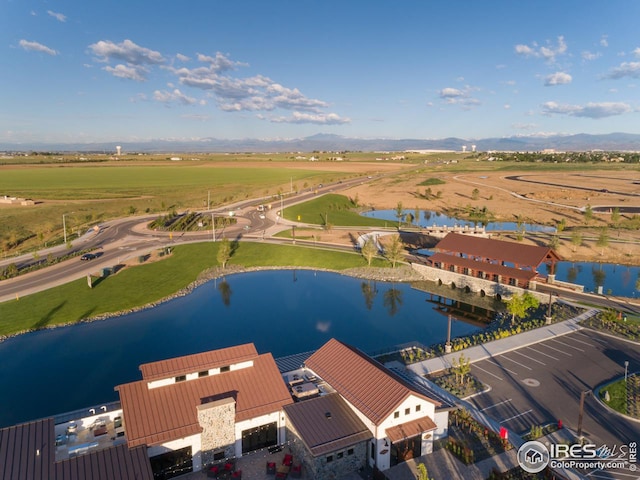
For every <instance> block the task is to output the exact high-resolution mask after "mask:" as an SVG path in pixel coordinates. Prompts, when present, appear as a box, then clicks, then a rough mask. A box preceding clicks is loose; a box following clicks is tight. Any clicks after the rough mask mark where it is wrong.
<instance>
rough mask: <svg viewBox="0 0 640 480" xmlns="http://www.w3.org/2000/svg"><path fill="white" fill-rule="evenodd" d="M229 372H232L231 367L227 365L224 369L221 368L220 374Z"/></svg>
mask: <svg viewBox="0 0 640 480" xmlns="http://www.w3.org/2000/svg"><path fill="white" fill-rule="evenodd" d="M229 370H231V367H230V366H229V365H225V366H224V367H220V373H224V372H228V371H229Z"/></svg>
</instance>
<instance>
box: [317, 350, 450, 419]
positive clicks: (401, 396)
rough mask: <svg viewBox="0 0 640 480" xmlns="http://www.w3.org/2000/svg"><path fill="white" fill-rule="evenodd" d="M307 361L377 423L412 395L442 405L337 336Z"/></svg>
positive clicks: (346, 398) (318, 373)
mask: <svg viewBox="0 0 640 480" xmlns="http://www.w3.org/2000/svg"><path fill="white" fill-rule="evenodd" d="M305 365H306V366H307V368H310V369H311V370H313V371H314V372H315V373H316V375H318V376H319V377H320V378H322V379H323V380H324V381H325V382H327V383H328V384H329V385H331V387H333V388H334V389H335V390H336V392H338V393H339V394H340V395H342V397H344V399H345V400H347V401H348V402H349V403H351V404H352V405H353V406H354V407H356V408H357V409H358V410H359V411H360V412H362V414H363V415H364V416H366V417H367V418H368V419H369V420H371V421H372V422H373V423H374V424H375V425H380V424H381V423H382V422H383V421H384V420H385V419H386V418H387V417H388V416H389V415H390V414H391V413H392V412H393V411H394V410H396V409H397V408H398V406H399V405H400V404H401V403H402V402H403V401H404V400H406V399H407V398H408V397H409V396H410V395H413V396H416V397H418V398H422V399H423V400H426V401H428V402H431V403H433V404H435V405H436V406H437V405H440V402H438V401H437V400H434V399H432V398H429V397H427V396H425V395H424V394H422V393H420V392H419V391H417V390H416V389H414V388H413V387H412V386H411V385H410V384H409V383H408V382H406V381H405V380H404V379H402V378H400V377H399V376H397V375H396V374H395V373H393V372H392V371H391V370H389V369H387V368H385V367H384V365H382V364H380V363H379V362H376V361H375V360H373V359H372V358H370V357H369V356H367V355H365V354H364V353H362V352H361V351H360V350H358V349H357V348H355V347H351V346H349V345H346V344H344V343H342V342H340V341H338V340H336V339H331V340H329V341H328V342H327V343H325V344H324V345H323V346H322V347H321V348H320V349H319V350H318V351H316V352H315V353H314V354H313V355H311V357H309V359H308V360H307V361H306V363H305Z"/></svg>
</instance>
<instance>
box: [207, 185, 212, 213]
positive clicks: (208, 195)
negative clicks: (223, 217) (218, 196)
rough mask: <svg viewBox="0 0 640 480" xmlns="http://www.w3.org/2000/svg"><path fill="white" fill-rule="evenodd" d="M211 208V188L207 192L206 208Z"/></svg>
mask: <svg viewBox="0 0 640 480" xmlns="http://www.w3.org/2000/svg"><path fill="white" fill-rule="evenodd" d="M210 208H211V190H209V192H208V193H207V210H209V209H210Z"/></svg>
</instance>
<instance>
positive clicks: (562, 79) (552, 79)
mask: <svg viewBox="0 0 640 480" xmlns="http://www.w3.org/2000/svg"><path fill="white" fill-rule="evenodd" d="M571 80H572V78H571V75H569V74H568V73H564V72H556V73H552V74H551V75H547V77H546V78H545V80H544V84H545V86H547V87H551V86H555V85H567V84H569V83H571Z"/></svg>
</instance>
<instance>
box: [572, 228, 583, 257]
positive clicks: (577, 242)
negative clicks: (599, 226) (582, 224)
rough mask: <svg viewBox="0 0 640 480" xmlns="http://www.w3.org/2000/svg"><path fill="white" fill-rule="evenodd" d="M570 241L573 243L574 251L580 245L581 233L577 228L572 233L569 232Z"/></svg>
mask: <svg viewBox="0 0 640 480" xmlns="http://www.w3.org/2000/svg"><path fill="white" fill-rule="evenodd" d="M571 243H572V244H573V251H574V252H575V251H576V249H577V248H578V247H579V246H581V245H582V234H581V233H580V232H578V231H577V230H574V231H573V233H571Z"/></svg>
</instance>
